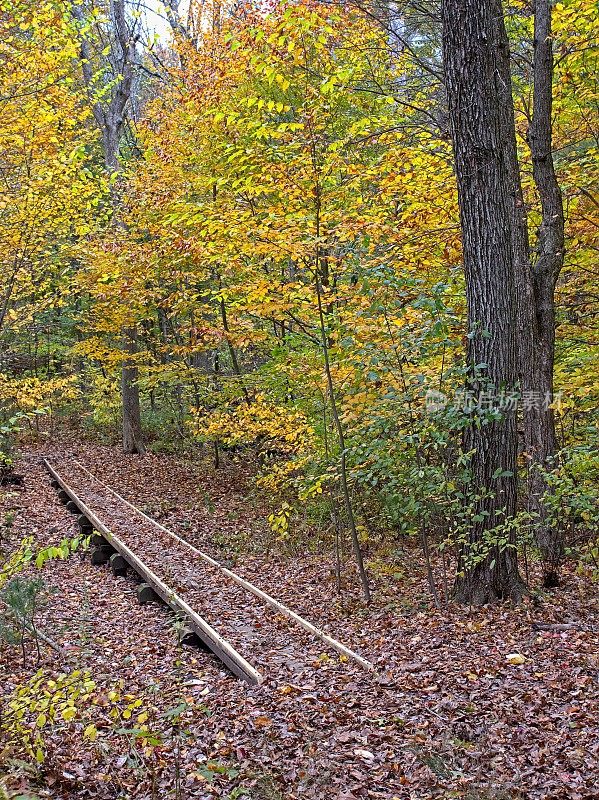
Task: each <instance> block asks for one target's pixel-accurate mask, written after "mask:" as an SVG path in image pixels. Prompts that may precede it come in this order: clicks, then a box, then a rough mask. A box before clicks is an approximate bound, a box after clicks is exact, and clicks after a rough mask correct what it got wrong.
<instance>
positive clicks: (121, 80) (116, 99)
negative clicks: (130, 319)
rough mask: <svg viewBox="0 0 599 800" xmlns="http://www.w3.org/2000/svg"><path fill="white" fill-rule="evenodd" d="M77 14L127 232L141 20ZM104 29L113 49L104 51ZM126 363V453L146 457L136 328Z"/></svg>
mask: <svg viewBox="0 0 599 800" xmlns="http://www.w3.org/2000/svg"><path fill="white" fill-rule="evenodd" d="M72 13H73V16H74V17H75V19H76V20H77V21H78V22H79V30H80V38H81V52H80V57H81V69H82V73H83V77H84V80H85V84H86V86H87V89H88V94H89V103H90V106H91V109H92V112H93V116H94V119H95V121H96V124H97V126H98V129H99V130H100V132H101V134H102V145H103V154H104V164H105V167H106V171H107V172H108V174H109V176H110V181H111V186H112V190H111V191H112V204H113V225H115V226H122V217H121V214H120V209H119V204H120V192H119V184H118V178H119V172H120V161H119V151H120V144H121V138H122V136H123V131H124V129H125V125H126V123H127V112H128V108H129V106H130V104H131V98H132V94H133V91H134V81H135V76H136V67H137V63H138V55H137V50H136V46H137V42H138V41H139V38H140V34H139V26H140V22H139V14H137V15H136V16H133V17H132V16H131V15H130V14H128V13H127V4H126V0H111V1H110V2H109V3H107V4H106V8H105V9H104V10H103V13H105V14H106V18H105V19H103V18H102V16H101V13H102V11H101V12H100V16H99V15H98V12H97V10H96V9H91V8H86V6H85V5H84V3H82V2H74V3H73V4H72ZM100 28H103V29H104V31H105V33H106V35H107V37H108V44H107V45H106V46H105V47H104V48H103V49H102V48H100V43H101V42H103V37H102V36H101V35H100V34H99V29H100ZM122 334H123V362H122V368H121V397H122V418H123V449H124V451H125V452H126V453H138V454H140V455H143V454H144V452H145V446H144V442H143V435H142V428H141V410H140V400H139V386H138V383H137V381H138V377H139V376H138V368H137V364H136V354H137V350H138V347H137V329H136V326H135V324H132V325H129V324H126V325H125V326H124V327H123V332H122Z"/></svg>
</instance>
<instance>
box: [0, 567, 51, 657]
mask: <svg viewBox="0 0 599 800" xmlns="http://www.w3.org/2000/svg"><path fill="white" fill-rule="evenodd" d="M46 596H47V593H46V586H45V583H44V581H43V580H41V578H26V577H20V576H19V577H15V578H12V579H11V580H10V581H9V582H8V584H7V585H6V586H5V587H4V589H3V590H2V592H1V593H0V599H1V600H2V603H3V604H4V609H3V612H4V613H3V614H2V616H0V638H2V639H4V641H5V642H7V643H8V644H13V645H19V646H20V648H21V652H22V654H23V664H25V662H26V660H27V653H26V650H25V640H26V637H27V634H28V633H29V634H31V636H32V637H33V641H34V643H35V647H36V650H37V659H38V663H39V660H40V658H41V653H40V645H39V635H38V630H37V627H36V624H35V615H36V613H37V611H38V610H39V609H40V607H41V606H42V605H43V603H44V602H45V599H46Z"/></svg>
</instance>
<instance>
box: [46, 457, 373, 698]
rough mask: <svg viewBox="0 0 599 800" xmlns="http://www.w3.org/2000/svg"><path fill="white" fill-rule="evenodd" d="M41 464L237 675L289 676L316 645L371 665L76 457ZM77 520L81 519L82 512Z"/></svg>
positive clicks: (253, 678)
mask: <svg viewBox="0 0 599 800" xmlns="http://www.w3.org/2000/svg"><path fill="white" fill-rule="evenodd" d="M44 463H45V464H46V466H47V468H48V470H49V471H50V474H51V476H52V477H53V478H54V479H55V482H59V484H60V485H61V486H62V489H63V491H65V492H66V494H68V495H69V496H70V497H71V501H72V503H74V504H75V505H77V504H78V510H79V512H81V513H82V514H83V515H85V513H86V509H89V513H90V515H91V514H92V512H93V516H94V517H95V518H97V522H98V526H100V528H101V530H100V533H103V532H104V531H105V532H106V535H107V537H109V542H110V543H111V544H113V545H114V547H115V548H116V549H117V550H119V551H121V552H122V555H123V556H124V558H125V559H129V560H130V561H131V564H130V565H129V566H130V567H132V568H133V569H136V564H137V563H138V562H137V559H139V564H138V566H139V568H141V569H143V571H142V573H141V576H140V577H141V578H142V579H145V578H146V576H149V577H148V580H149V581H150V582H153V583H154V585H155V587H156V589H158V591H161V589H162V591H163V593H164V590H165V589H166V590H167V591H166V596H165V597H164V598H163V599H164V600H165V601H166V602H167V603H169V604H171V605H172V607H173V608H174V610H175V611H177V612H181V611H182V610H183V608H184V604H185V606H189V608H190V609H192V610H193V611H194V612H196V614H198V613H199V615H200V617H201V618H200V619H199V620H198V619H197V616H196V614H190V615H189V618H188V621H189V622H190V624H192V625H193V624H194V622H196V620H197V622H196V627H197V625H198V624H199V625H200V627H198V628H197V633H198V634H199V635H200V636H202V637H203V638H204V641H205V643H206V645H208V647H210V648H211V649H213V651H214V652H215V653H216V654H217V655H219V657H221V659H222V660H223V661H224V662H225V663H226V664H227V665H228V666H230V668H232V670H233V672H235V673H236V674H238V675H239V676H240V677H243V678H244V679H246V680H249V682H251V683H259V682H261V680H262V674H261V672H260V671H258V670H262V671H267V672H269V673H271V674H272V673H276V674H277V676H278V677H279V678H280V679H282V678H287V679H288V680H292V679H293V674H294V673H295V672H297V671H298V669H302V668H304V669H305V668H306V666H307V665H308V664H309V663H310V662H313V661H315V660H316V659H318V657H319V655H321V654H322V651H323V644H324V648H325V650H328V651H330V652H329V655H330V656H331V657H335V654H336V653H337V654H339V653H340V654H341V661H342V662H347V660H348V658H349V659H351V660H355V661H357V662H358V663H359V664H361V665H362V666H363V667H364V668H365V669H370V670H372V669H373V666H372V664H370V662H368V661H367V660H365V659H363V658H361V657H360V656H359V655H358V654H356V653H354V652H353V651H352V650H350V649H348V648H346V647H344V646H343V645H342V644H341V643H339V642H337V641H336V640H334V639H331V638H330V637H327V636H326V634H324V633H323V634H322V635H321V636H318V634H317V631H316V630H314V631H307V630H306V629H305V628H304V627H302V624H303V625H305V626H308V625H309V623H308V622H307V621H305V620H303V619H302V618H298V617H297V616H296V619H290V618H289V617H290V616H291V614H292V613H293V612H289V609H287V608H286V607H285V606H278V607H275V608H273V607H272V606H274V605H275V603H276V602H277V601H276V600H274V599H272V598H270V596H268V595H264V599H265V600H267V601H268V599H270V601H271V605H270V606H269V605H268V604H267V603H265V602H264V601H263V599H262V598H261V597H259V596H256V594H257V593H258V592H260V590H259V589H255V592H256V593H253V592H252V591H248V589H250V590H251V589H252V588H254V587H253V585H252V584H249V583H248V582H246V581H244V580H243V579H242V578H240V577H239V576H236V575H235V573H233V572H231V571H230V570H228V569H226V568H224V567H223V566H221V565H220V564H218V562H216V561H215V560H214V559H211V558H210V557H209V556H207V555H204V554H202V553H201V551H199V550H197V548H194V547H193V546H192V545H190V544H189V543H188V542H186V541H185V540H184V539H182V538H181V537H179V536H177V535H176V534H173V533H172V532H170V531H168V529H167V528H165V527H164V526H162V525H160V524H159V523H157V522H156V521H155V520H153V519H152V518H151V517H149V516H148V515H146V514H145V513H143V512H142V511H141V510H139V509H137V507H136V506H134V505H133V504H131V503H129V502H128V501H126V500H125V499H124V498H122V497H121V496H120V495H119V494H118V493H117V492H115V491H114V490H113V489H112V488H111V487H109V486H107V485H106V484H105V483H104V482H103V481H102V480H101V479H100V478H99V477H98V476H96V475H94V474H93V472H92V471H91V470H90V469H88V468H86V467H85V466H84V465H83V464H81V463H80V462H79V461H77V460H76V459H68V460H65V461H61V462H58V463H51V462H49V461H45V462H44ZM72 510H74V509H72ZM83 519H84V521H85V522H86V523H87V521H88V520H87V517H85V516H83ZM139 571H140V570H139V569H138V572H139ZM152 576H156V577H157V578H158V580H159V582H160V583H159V584H158V583H156V582H155V580H154V581H153V578H152ZM240 584H242V585H240ZM243 584H244V585H243ZM157 599H158V598H157ZM180 600H182V601H183V603H181V602H180ZM285 612H289V616H287V615H286V614H285ZM182 616H183V618H184V617H185V614H184V612H183V614H182ZM204 621H205V622H206V623H207V625H206V626H205V627H204V625H202V623H203V622H204ZM313 634H317V636H316V640H315V636H314V635H313ZM323 640H324V641H323ZM225 648H226V649H225ZM231 648H232V649H231ZM238 655H240V656H241V658H237V656H238ZM253 667H258V670H256V669H254V668H253Z"/></svg>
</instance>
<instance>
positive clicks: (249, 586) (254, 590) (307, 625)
mask: <svg viewBox="0 0 599 800" xmlns="http://www.w3.org/2000/svg"><path fill="white" fill-rule="evenodd" d="M73 461H74V462H75V464H77V466H79V467H80V468H81V469H82V470H84V472H86V473H87V474H88V475H90V476H91V477H92V478H93V479H94V480H96V481H97V482H98V483H99V484H100V485H101V486H103V487H104V488H105V489H107V490H108V491H109V492H112V494H113V495H114V496H115V497H116V498H118V499H119V500H121V501H122V502H123V503H125V505H127V506H129V508H131V509H133V511H136V512H137V513H138V514H139V515H140V516H142V517H143V518H144V519H146V520H147V521H148V522H151V523H152V524H153V525H155V526H156V527H157V528H159V529H160V530H161V531H163V532H164V533H166V534H168V535H169V536H170V537H172V538H173V539H175V540H176V541H178V542H180V543H181V544H183V545H185V546H186V547H188V548H189V549H190V550H192V551H193V552H194V553H195V554H196V555H197V556H199V557H200V558H201V559H203V560H204V561H206V562H207V563H208V564H210V565H211V566H213V567H216V568H217V569H219V570H220V571H221V572H223V573H224V574H225V575H227V577H229V578H230V579H231V580H232V581H234V582H235V583H236V584H237V585H238V586H241V587H243V588H244V589H246V591H248V592H251V594H253V595H255V596H256V597H259V598H260V599H261V600H262V601H263V602H265V603H266V604H267V605H269V606H270V607H271V608H274V609H275V610H276V611H277V612H278V613H280V614H281V615H283V616H285V617H287V618H288V619H290V620H292V621H293V622H296V623H297V624H298V625H300V626H301V627H302V628H304V630H307V631H308V632H309V633H311V634H313V635H314V636H316V638H317V639H320V641H321V642H323V643H324V644H326V645H328V646H329V647H331V648H332V649H333V650H336V651H337V652H338V653H340V654H341V655H343V656H345V657H346V658H349V659H351V660H352V661H355V662H356V663H357V664H359V665H360V666H361V667H363V668H364V669H366V670H368V671H370V672H374V671H375V667H374V664H372V662H370V661H368V660H367V659H366V658H363V657H362V656H361V655H359V654H358V653H356V652H354V651H353V650H351V649H350V648H349V647H346V646H345V645H344V644H341V642H339V641H337V639H334V638H333V637H332V636H329V635H328V634H327V633H325V632H324V631H322V630H321V629H320V628H317V627H316V626H315V625H313V624H312V623H311V622H308V620H307V619H304V618H303V617H300V615H299V614H296V612H295V611H292V610H291V609H290V608H288V606H286V605H284V604H283V603H280V602H279V601H278V600H275V598H274V597H271V595H269V594H267V593H266V592H264V591H263V590H262V589H259V588H258V587H257V586H255V585H254V584H253V583H250V581H247V580H246V579H245V578H242V577H241V575H238V574H237V573H236V572H233V571H232V570H230V569H227V567H224V566H223V565H222V564H220V563H219V562H218V561H216V559H214V558H212V557H211V556H209V555H208V554H207V553H203V552H202V551H201V550H198V548H197V547H194V546H193V545H192V544H190V543H189V542H188V541H186V540H185V539H183V538H182V537H181V536H178V535H177V534H176V533H173V531H171V530H169V529H168V528H165V527H164V525H161V524H160V523H159V522H157V521H156V520H155V519H152V517H149V516H148V515H147V514H145V513H144V512H143V511H142V510H141V509H139V508H137V506H134V505H133V503H130V502H129V501H128V500H126V499H125V498H124V497H123V496H122V495H120V494H119V493H118V492H116V491H115V490H114V489H112V488H111V487H110V486H108V485H107V484H106V483H104V481H102V480H100V478H96V476H95V475H94V474H93V473H92V472H90V471H89V470H88V469H87V467H84V466H83V464H81V463H80V462H79V461H77V460H76V459H73Z"/></svg>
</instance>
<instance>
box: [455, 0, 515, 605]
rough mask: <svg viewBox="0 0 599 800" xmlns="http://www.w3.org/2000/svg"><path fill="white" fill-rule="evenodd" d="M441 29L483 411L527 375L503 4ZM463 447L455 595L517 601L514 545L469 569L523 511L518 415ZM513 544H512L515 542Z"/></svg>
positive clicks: (459, 7) (472, 356) (491, 1)
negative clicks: (465, 517) (501, 67)
mask: <svg viewBox="0 0 599 800" xmlns="http://www.w3.org/2000/svg"><path fill="white" fill-rule="evenodd" d="M442 20H443V61H444V70H445V81H446V88H447V96H448V103H449V117H450V125H451V133H452V139H453V147H454V155H455V168H456V176H457V183H458V199H459V206H460V222H461V227H462V238H463V251H464V269H465V274H466V298H467V304H468V330H469V344H468V354H467V359H468V366H469V376H470V377H469V385H468V387H467V388H468V390H469V391H470V392H472V394H473V399H474V402H475V403H476V402H477V401H481V400H482V399H483V398H484V397H485V396H486V397H487V398H488V397H489V396H494V395H500V394H501V393H510V392H512V391H514V390H515V388H516V385H517V375H518V360H517V359H518V356H517V344H516V286H515V281H514V257H513V251H512V213H513V203H512V191H513V181H512V175H511V170H510V165H509V161H508V158H507V152H508V143H507V140H506V125H505V122H504V117H503V108H502V102H504V100H505V92H506V87H505V83H504V81H503V80H502V77H501V75H500V74H499V71H498V68H497V63H498V60H500V59H501V58H505V53H503V52H502V51H503V50H504V49H505V46H506V42H507V37H506V35H505V29H504V24H503V16H502V9H501V3H500V0H444V2H443V7H442ZM479 365H485V366H483V367H479ZM463 444H464V448H465V450H466V451H468V452H472V457H471V462H470V473H471V489H472V491H473V492H474V493H476V494H477V495H481V497H480V499H478V500H477V501H476V504H475V509H474V511H475V513H474V515H473V517H472V521H471V526H470V530H469V540H468V541H467V542H465V543H463V545H462V548H461V553H460V567H461V570H460V575H459V576H458V578H457V581H456V585H455V596H456V598H457V599H458V600H459V601H461V602H467V603H472V604H482V603H487V602H492V601H494V600H497V599H500V598H512V599H515V600H518V599H520V597H521V595H522V593H523V590H524V584H523V582H522V579H521V578H520V574H519V572H518V565H517V553H516V550H515V548H514V547H513V546H508V547H505V546H502V547H500V546H497V545H494V546H492V547H490V548H489V550H488V552H486V554H485V555H484V557H482V558H480V559H479V560H478V561H477V562H476V563H474V564H473V563H472V561H471V560H470V559H471V557H472V554H473V552H474V551H475V550H476V548H477V547H480V546H484V543H485V541H486V539H487V537H488V535H489V532H490V531H492V530H493V529H494V528H495V527H496V526H497V525H499V524H500V523H502V522H503V521H505V520H509V519H510V518H511V517H513V515H514V513H515V510H516V489H517V477H516V457H517V429H516V415H515V411H514V410H513V409H504V410H503V413H502V414H501V415H499V416H498V417H495V418H490V417H489V416H487V417H486V418H485V417H484V414H483V417H482V418H481V416H480V415H477V418H476V419H474V420H473V422H472V424H471V425H469V426H468V427H467V428H466V429H465V432H464V442H463ZM509 539H510V542H509V544H510V545H513V534H510V535H509Z"/></svg>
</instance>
